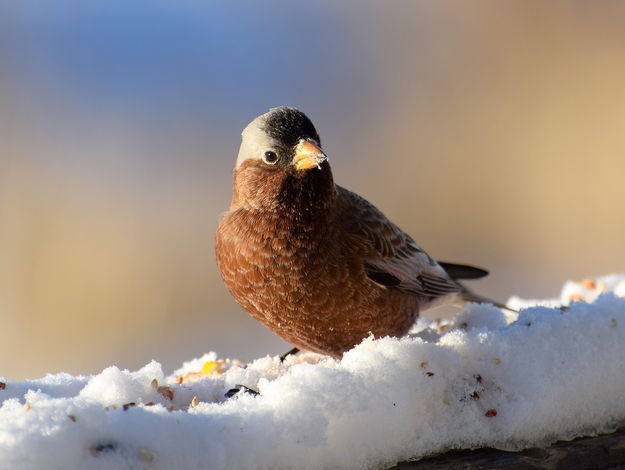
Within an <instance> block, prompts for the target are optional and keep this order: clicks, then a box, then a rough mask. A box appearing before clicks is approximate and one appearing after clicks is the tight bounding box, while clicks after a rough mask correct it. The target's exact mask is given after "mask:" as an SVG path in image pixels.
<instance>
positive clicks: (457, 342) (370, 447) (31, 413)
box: [0, 276, 625, 470]
mask: <svg viewBox="0 0 625 470" xmlns="http://www.w3.org/2000/svg"><path fill="white" fill-rule="evenodd" d="M624 279H625V276H608V277H605V278H600V279H596V280H586V281H583V282H582V283H567V284H566V285H565V287H564V289H563V293H562V295H563V298H562V299H561V303H564V304H567V303H569V301H571V300H573V303H572V304H571V305H570V306H569V309H568V310H566V311H565V310H562V309H560V308H557V307H546V306H529V305H530V304H531V303H532V302H528V301H522V300H520V299H516V298H515V299H511V304H514V305H516V306H519V307H524V309H523V310H522V311H521V312H520V314H519V315H518V316H517V315H515V314H510V313H505V312H502V311H500V310H498V309H496V308H494V307H492V306H489V305H472V306H470V307H468V308H466V309H465V310H463V311H462V312H461V313H460V315H459V316H458V318H456V319H455V321H454V322H452V323H449V324H444V323H441V322H434V323H431V324H426V323H425V321H422V322H420V323H418V324H417V325H416V326H415V334H414V335H413V336H411V337H407V338H403V339H392V338H385V339H381V340H376V341H374V340H371V339H367V340H365V341H364V342H363V343H362V344H361V345H359V346H358V347H356V348H354V349H353V350H352V351H349V352H348V353H347V354H345V356H344V357H343V359H342V360H341V361H335V360H333V359H328V358H324V357H322V356H319V355H315V354H304V355H299V356H295V357H289V358H288V359H287V360H286V361H285V362H284V363H280V361H279V360H278V358H276V357H265V358H261V359H257V360H256V361H254V362H252V363H250V364H247V366H245V365H244V364H241V363H240V362H238V361H218V360H217V356H216V355H215V354H214V353H211V354H208V355H206V356H204V357H203V358H200V359H196V360H194V361H191V362H189V363H186V364H184V365H183V367H182V369H180V370H179V371H176V372H175V373H174V374H173V375H172V376H170V377H166V376H165V375H164V373H163V371H162V370H161V366H160V365H159V364H158V363H156V362H152V363H150V364H148V365H146V366H145V367H143V368H142V369H140V370H138V371H136V372H129V371H126V370H119V369H118V368H117V367H114V366H113V367H109V368H107V369H105V370H104V371H102V372H101V373H100V374H98V375H94V376H90V377H82V376H81V377H74V376H71V375H68V374H56V375H48V376H46V377H44V378H42V379H38V380H32V381H26V382H12V381H9V380H5V379H2V381H1V383H0V400H1V401H2V407H1V408H0V423H1V424H0V468H11V469H14V468H19V469H22V470H28V469H40V468H48V469H50V468H54V469H56V468H58V469H67V468H72V469H99V468H102V469H105V468H106V469H110V468H116V469H171V468H183V469H206V468H211V469H248V468H249V469H253V468H267V469H269V468H271V469H274V468H275V469H280V468H311V469H312V468H332V469H338V468H346V469H350V468H353V469H362V468H372V469H373V468H382V467H388V466H389V465H391V464H393V463H395V462H398V461H401V460H405V459H408V458H414V457H421V456H424V455H427V454H431V453H435V452H442V451H445V450H447V449H452V448H473V447H481V446H494V447H498V448H505V449H520V448H523V447H528V446H536V445H545V444H548V443H550V442H553V441H555V440H558V439H571V438H573V437H576V436H581V435H591V434H596V433H600V432H606V431H610V430H612V429H614V428H615V427H616V426H617V425H619V424H622V423H623V421H624V420H625V361H624V360H623V358H625V299H623V298H621V297H620V296H625V281H624ZM599 294H601V295H599ZM584 299H589V300H592V303H586V302H584V301H583V300H584ZM534 303H536V302H534ZM543 303H545V302H543ZM547 303H548V302H547ZM553 303H556V302H555V301H553V302H552V304H553ZM557 303H560V302H557ZM237 385H244V386H246V387H248V389H246V388H244V387H239V388H240V389H241V391H239V392H238V393H235V391H231V392H230V393H228V395H232V396H231V397H230V398H226V397H225V394H226V393H227V392H228V391H229V390H231V389H233V388H235V387H236V386H237ZM256 392H258V393H259V394H257V393H256Z"/></svg>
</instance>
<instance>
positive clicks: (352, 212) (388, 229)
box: [337, 186, 462, 298]
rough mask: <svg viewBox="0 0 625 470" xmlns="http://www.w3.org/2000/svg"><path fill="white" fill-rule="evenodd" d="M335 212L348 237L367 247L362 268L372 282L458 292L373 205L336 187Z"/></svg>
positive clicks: (427, 292)
mask: <svg viewBox="0 0 625 470" xmlns="http://www.w3.org/2000/svg"><path fill="white" fill-rule="evenodd" d="M337 191H338V206H339V210H338V213H339V214H340V220H341V223H342V224H343V227H344V229H345V231H346V232H347V233H348V234H349V236H350V237H352V240H355V241H359V242H360V243H365V244H367V245H368V246H369V248H370V250H369V252H368V253H367V255H366V256H365V257H364V260H363V261H364V269H365V272H366V274H367V276H368V277H369V278H370V279H372V280H373V281H374V282H377V283H379V284H381V285H384V286H385V287H389V288H396V289H400V290H402V291H406V292H410V293H413V294H416V295H420V296H423V297H428V298H431V297H438V296H441V295H445V294H448V293H452V292H458V291H460V290H461V289H462V287H461V286H460V285H459V284H458V283H457V282H455V281H454V280H453V279H451V278H450V277H449V275H448V274H447V272H446V271H445V270H444V269H443V268H442V267H441V266H440V265H439V264H438V263H437V262H436V261H435V260H434V259H433V258H432V257H431V256H430V255H428V254H427V253H426V252H425V250H423V249H422V248H421V247H420V246H419V245H417V243H415V241H414V240H413V239H412V237H410V235H408V234H407V233H406V232H404V231H403V230H402V229H401V228H399V227H398V226H397V225H395V224H394V223H393V222H391V221H390V220H389V219H388V218H387V217H386V216H385V215H384V214H383V213H382V212H381V211H380V210H379V209H377V208H376V207H375V206H374V205H373V204H371V203H370V202H369V201H367V200H366V199H364V198H363V197H361V196H359V195H358V194H356V193H354V192H352V191H349V190H347V189H345V188H343V187H340V186H337Z"/></svg>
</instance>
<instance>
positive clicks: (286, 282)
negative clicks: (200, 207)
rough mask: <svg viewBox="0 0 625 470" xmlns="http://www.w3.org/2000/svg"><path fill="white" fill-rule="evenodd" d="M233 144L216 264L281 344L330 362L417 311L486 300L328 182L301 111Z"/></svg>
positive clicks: (261, 121)
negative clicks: (230, 191) (234, 156)
mask: <svg viewBox="0 0 625 470" xmlns="http://www.w3.org/2000/svg"><path fill="white" fill-rule="evenodd" d="M242 136H243V139H242V143H241V149H240V151H239V156H238V159H237V163H236V167H235V169H234V190H233V197H232V203H231V206H230V211H229V212H227V213H226V214H224V216H223V217H222V219H221V222H220V224H219V228H218V230H217V235H216V243H215V250H216V255H217V263H218V266H219V270H220V272H221V275H222V277H223V279H224V281H225V283H226V285H227V286H228V289H230V292H231V293H232V295H233V296H234V298H235V299H236V300H237V302H239V304H241V306H242V307H243V308H244V309H245V310H247V311H248V312H249V313H250V314H251V315H252V316H253V317H254V318H256V319H257V320H259V321H260V322H262V323H263V324H264V325H265V326H267V327H268V328H270V329H271V330H273V331H274V332H275V333H277V334H278V335H280V336H281V337H282V338H284V339H285V340H286V341H288V342H289V343H291V344H293V345H294V346H295V347H297V348H300V349H305V350H310V351H316V352H320V353H323V354H329V355H331V356H335V357H338V356H340V355H341V354H342V353H343V352H345V351H347V350H349V349H350V348H352V347H353V346H355V345H356V344H358V343H360V342H361V341H362V339H363V338H365V337H367V336H369V335H370V334H373V335H374V336H375V337H382V336H402V335H404V334H406V333H407V331H408V329H409V328H410V327H411V325H412V324H413V323H414V321H415V319H416V318H417V316H418V314H419V311H421V310H426V309H428V308H432V307H434V306H438V305H442V304H448V303H463V302H466V301H478V302H479V301H487V300H486V299H484V298H482V297H480V296H478V295H476V294H474V293H473V292H471V291H470V290H468V289H467V288H466V287H464V286H463V285H462V284H460V283H459V282H458V281H457V280H456V279H458V278H479V277H483V276H485V275H486V274H487V272H486V271H484V270H481V269H479V268H474V267H471V266H462V265H454V264H449V263H437V262H436V261H434V260H433V259H432V258H431V257H430V256H428V254H427V253H425V252H424V251H423V250H422V249H421V248H420V247H419V246H418V245H417V244H416V243H415V242H414V241H413V240H412V238H410V236H408V235H407V234H406V233H404V232H403V231H402V230H401V229H400V228H399V227H397V226H396V225H394V224H393V223H392V222H391V221H390V220H388V219H387V218H386V217H385V216H384V214H382V213H381V212H380V211H379V210H378V209H376V208H375V207H374V206H373V205H372V204H370V203H369V202H367V201H366V200H365V199H363V198H361V197H360V196H358V195H356V194H354V193H352V192H350V191H348V190H346V189H344V188H342V187H340V186H338V185H336V184H334V181H333V178H332V172H331V170H330V165H329V163H328V161H327V157H326V156H325V154H324V153H323V152H322V151H321V147H320V145H321V143H320V139H319V135H318V134H317V131H316V130H315V128H314V126H313V124H312V123H311V122H310V120H309V119H308V118H307V117H306V116H305V115H304V114H303V113H302V112H300V111H298V110H296V109H294V108H287V107H280V108H273V109H271V110H270V111H269V112H268V113H266V114H263V115H262V116H259V117H258V118H256V119H255V120H254V121H252V122H251V123H250V124H249V125H248V126H247V127H246V128H245V130H244V131H243V134H242ZM441 264H442V265H441ZM443 266H444V267H443ZM500 306H501V305H500Z"/></svg>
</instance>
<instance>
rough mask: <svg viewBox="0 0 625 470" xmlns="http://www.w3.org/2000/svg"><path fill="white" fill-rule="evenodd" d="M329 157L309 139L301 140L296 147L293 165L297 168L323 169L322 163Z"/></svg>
mask: <svg viewBox="0 0 625 470" xmlns="http://www.w3.org/2000/svg"><path fill="white" fill-rule="evenodd" d="M327 159H328V157H327V156H326V154H325V153H323V152H322V151H321V149H320V148H319V147H318V146H317V145H315V144H313V143H312V142H311V141H309V140H300V141H299V144H297V146H296V147H295V157H293V165H295V169H296V170H308V169H310V168H315V167H317V168H319V169H321V164H322V163H323V162H325V161H326V160H327Z"/></svg>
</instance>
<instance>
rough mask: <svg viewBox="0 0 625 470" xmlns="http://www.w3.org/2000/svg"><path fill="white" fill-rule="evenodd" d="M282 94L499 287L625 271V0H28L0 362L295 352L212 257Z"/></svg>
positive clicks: (424, 236) (0, 38) (33, 367)
mask: <svg viewBox="0 0 625 470" xmlns="http://www.w3.org/2000/svg"><path fill="white" fill-rule="evenodd" d="M35 3H37V5H35ZM282 104H289V105H293V106H297V107H300V108H301V109H302V110H304V111H305V112H307V113H308V114H309V115H310V117H311V118H312V119H313V121H314V122H315V123H316V125H317V128H318V130H319V132H320V134H321V136H322V139H323V143H324V147H325V149H326V151H327V153H328V154H329V156H330V159H331V162H332V165H333V167H334V171H335V177H336V180H337V181H338V182H340V183H341V184H343V185H344V186H347V187H348V188H350V189H353V190H355V191H357V192H359V193H361V194H362V195H364V196H365V197H367V198H368V199H369V200H371V201H372V202H374V203H375V204H376V205H377V206H378V207H379V208H381V209H382V210H383V211H384V212H385V213H386V214H387V215H388V216H390V217H391V218H392V219H393V220H394V221H395V222H396V223H398V224H399V225H400V226H401V227H403V228H404V229H405V230H407V231H408V232H409V233H411V234H412V235H413V236H414V238H416V240H417V241H418V242H419V243H420V244H422V245H423V246H424V247H425V248H426V249H428V251H429V252H430V253H431V254H432V255H434V256H435V257H437V258H439V259H443V260H449V261H457V262H466V263H474V264H477V265H481V266H484V267H487V268H489V269H490V270H491V276H490V277H489V278H488V279H487V280H484V281H480V282H479V283H475V284H472V286H473V287H474V288H475V289H476V290H478V291H479V292H481V293H484V294H486V295H489V296H492V297H495V298H498V299H503V300H505V299H506V298H507V297H508V296H510V295H512V294H519V295H522V296H529V297H541V296H554V295H556V294H557V293H558V291H559V288H560V286H561V284H562V282H563V281H564V280H566V279H569V278H582V277H585V276H589V275H599V274H604V273H609V272H614V271H621V272H622V271H625V250H624V249H623V247H624V243H623V242H624V240H625V215H624V210H625V204H624V202H625V184H624V183H623V179H624V175H625V2H617V1H614V2H610V1H606V2H588V1H568V2H562V1H553V2H542V1H528V0H519V1H509V2H500V1H495V0H493V1H478V2H464V1H457V2H454V1H436V2H434V1H431V2H425V1H423V2H385V3H382V2H379V3H374V2H361V1H352V2H342V3H340V4H339V3H335V2H329V1H328V2H316V3H315V4H314V6H311V5H309V4H308V3H304V2H288V3H287V2H284V3H276V2H253V3H252V2H250V3H248V4H243V3H235V2H221V3H217V2H215V3H211V4H206V3H205V2H196V1H190V0H189V1H187V0H182V1H178V2H167V1H164V0H163V1H156V2H155V1H152V0H150V1H148V0H137V1H133V2H126V1H122V0H96V1H93V2H86V3H85V2H81V1H79V0H73V1H52V2H28V1H22V0H8V1H5V2H2V4H0V376H5V377H9V378H12V379H19V378H26V377H36V376H40V375H43V374H45V373H46V372H58V371H68V372H72V373H93V372H96V371H98V370H100V369H102V368H103V367H105V366H107V365H110V364H117V365H120V366H122V367H129V368H134V367H138V366H141V365H143V364H145V363H146V362H148V361H149V360H150V359H152V358H154V359H157V360H159V361H160V362H162V363H163V364H164V366H165V367H166V369H167V370H168V371H171V370H172V368H174V367H176V366H177V365H178V364H179V363H180V362H181V361H182V360H184V359H188V358H192V357H195V356H198V355H200V354H202V353H203V352H205V351H209V350H211V349H214V350H217V351H218V352H219V353H220V354H221V355H224V356H231V357H232V356H235V357H240V358H242V359H251V358H254V357H258V356H261V355H264V354H278V353H282V352H285V351H286V350H287V349H288V345H287V344H286V343H284V342H283V341H282V340H280V339H279V338H277V337H275V336H274V335H273V334H272V333H270V332H269V331H267V330H265V329H264V328H263V327H262V326H260V325H259V324H257V323H256V322H255V321H254V320H252V319H251V318H248V316H247V315H246V314H245V313H244V312H242V311H241V310H240V309H239V307H238V306H237V305H236V304H235V303H234V301H233V300H232V299H231V298H230V296H229V294H228V292H227V291H226V290H225V288H224V286H223V285H222V282H221V280H220V279H219V276H218V274H217V271H216V267H215V262H214V257H213V233H214V230H215V228H216V225H217V221H218V217H219V214H220V212H221V211H223V210H225V209H226V207H227V205H228V202H229V199H230V171H231V167H232V164H233V162H234V159H235V156H236V153H237V149H238V145H239V133H240V131H241V129H242V128H243V126H244V125H245V124H247V122H248V121H249V120H251V119H252V118H253V117H254V116H256V115H257V114H260V113H262V112H264V111H265V110H266V109H267V108H268V107H271V106H276V105H282Z"/></svg>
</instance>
